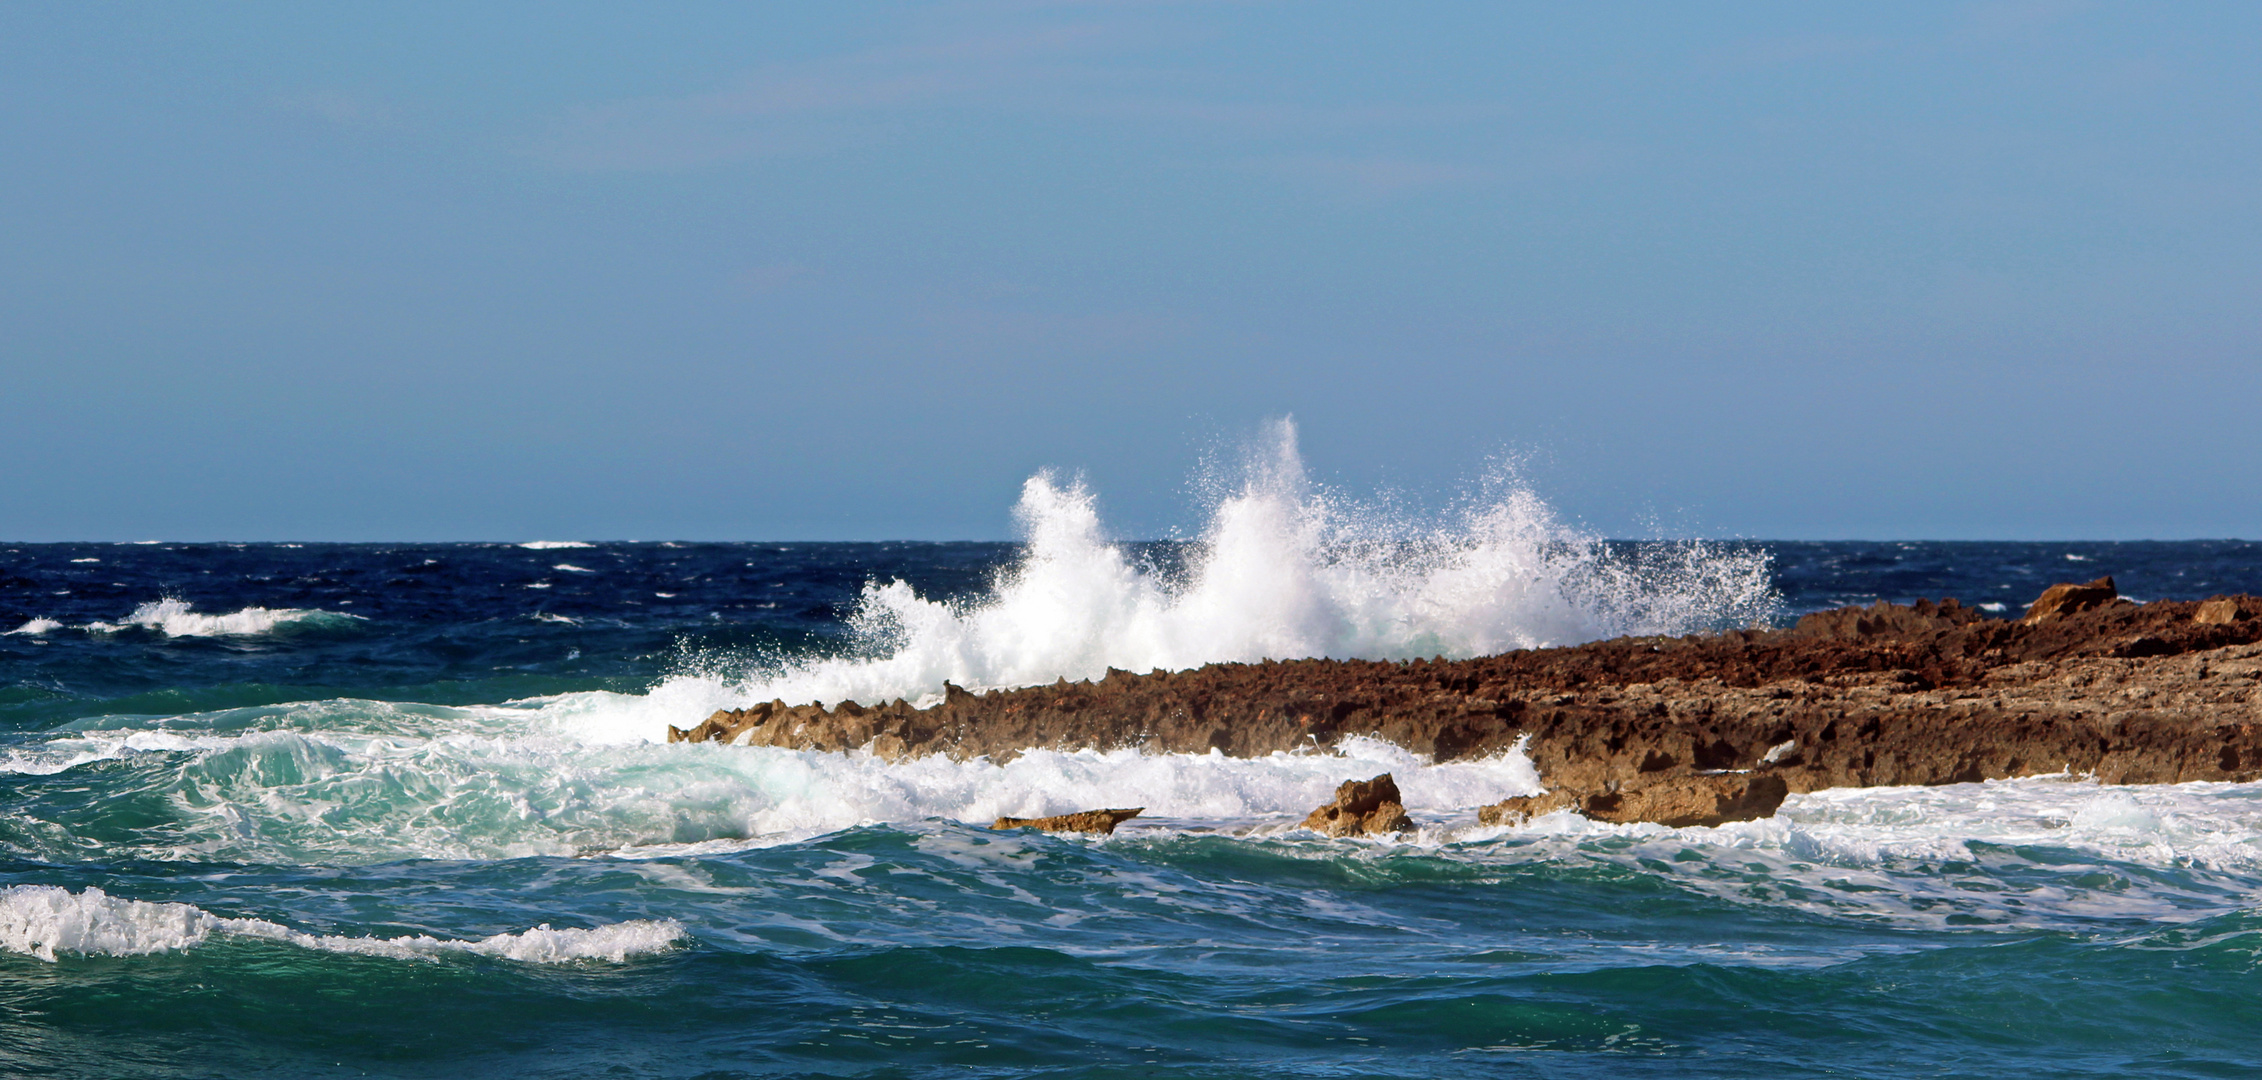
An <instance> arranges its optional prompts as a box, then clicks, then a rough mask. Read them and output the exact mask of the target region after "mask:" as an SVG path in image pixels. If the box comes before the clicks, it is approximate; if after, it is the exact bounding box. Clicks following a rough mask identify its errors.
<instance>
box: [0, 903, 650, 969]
mask: <svg viewBox="0 0 2262 1080" xmlns="http://www.w3.org/2000/svg"><path fill="white" fill-rule="evenodd" d="M214 935H233V936H237V937H248V938H257V939H262V940H267V941H280V942H284V943H286V944H290V945H297V946H299V947H301V948H307V949H316V950H320V951H323V952H335V953H351V954H356V955H361V956H389V957H396V958H403V959H406V958H411V957H430V956H437V955H440V954H442V953H451V952H455V953H473V954H478V955H482V956H493V957H500V958H502V959H507V960H518V961H523V962H526V963H536V964H555V963H564V962H566V961H571V960H610V961H612V962H614V963H620V962H622V961H624V960H626V959H628V958H629V957H631V956H638V955H644V954H648V953H655V952H661V951H664V950H666V949H668V948H670V947H672V946H674V945H675V944H676V943H677V942H679V941H681V940H682V939H683V937H684V929H683V924H682V923H679V922H676V921H675V920H673V919H662V920H657V921H653V920H646V919H632V920H629V921H627V922H619V923H609V924H606V925H603V926H597V927H592V928H590V929H586V930H582V929H564V930H559V929H554V928H552V927H550V926H549V925H548V924H544V925H541V926H537V927H535V928H533V929H531V930H524V931H521V932H519V933H515V934H496V935H494V936H492V937H485V938H480V939H478V940H475V941H460V940H451V939H447V938H435V937H429V936H426V935H423V934H416V935H411V936H407V937H397V938H377V937H342V936H336V935H319V934H309V933H306V932H304V931H300V930H293V929H291V928H290V927H287V926H283V925H281V924H280V923H272V922H268V921H266V920H264V919H230V918H223V917H221V916H218V915H214V914H212V913H211V912H208V911H205V910H204V909H203V908H200V907H197V906H195V905H194V904H167V903H150V902H148V901H145V900H125V899H120V898H117V897H113V896H110V895H109V894H107V893H104V892H103V891H102V890H101V889H99V888H95V887H92V886H89V887H88V888H87V889H86V891H84V892H77V893H74V892H72V891H70V890H69V889H64V888H60V887H58V886H54V885H16V886H11V887H9V888H6V889H0V951H6V952H13V953H20V954H23V955H26V956H35V957H38V958H39V959H41V960H45V961H48V962H50V963H52V962H54V961H55V960H56V958H57V956H58V955H59V954H62V953H77V954H81V955H89V956H147V955H149V954H152V953H164V952H174V951H177V950H181V949H193V948H195V947H197V946H199V945H202V944H204V943H205V942H206V941H207V940H209V939H210V938H212V937H213V936H214Z"/></svg>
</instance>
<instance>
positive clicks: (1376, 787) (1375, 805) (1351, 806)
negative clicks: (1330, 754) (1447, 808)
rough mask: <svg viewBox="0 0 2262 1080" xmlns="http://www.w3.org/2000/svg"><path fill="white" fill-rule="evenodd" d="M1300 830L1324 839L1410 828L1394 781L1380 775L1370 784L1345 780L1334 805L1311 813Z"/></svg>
mask: <svg viewBox="0 0 2262 1080" xmlns="http://www.w3.org/2000/svg"><path fill="white" fill-rule="evenodd" d="M1304 827H1305V828H1307V829H1310V830H1312V831H1313V832H1316V833H1323V834H1325V835H1328V836H1379V835H1382V834H1385V833H1394V832H1405V831H1407V830H1409V829H1412V828H1413V827H1414V821H1413V819H1412V818H1409V817H1407V816H1406V807H1405V806H1404V805H1403V804H1402V803H1401V800H1400V797H1399V794H1398V781H1397V780H1394V779H1392V778H1391V775H1390V774H1389V773H1384V774H1382V775H1381V776H1377V777H1375V778H1374V779H1372V780H1345V781H1344V782H1343V783H1342V785H1341V786H1339V787H1337V788H1336V789H1335V801H1333V802H1330V803H1328V804H1327V805H1326V806H1322V807H1320V808H1319V809H1317V810H1314V811H1312V812H1311V814H1310V815H1308V816H1306V817H1305V818H1304Z"/></svg>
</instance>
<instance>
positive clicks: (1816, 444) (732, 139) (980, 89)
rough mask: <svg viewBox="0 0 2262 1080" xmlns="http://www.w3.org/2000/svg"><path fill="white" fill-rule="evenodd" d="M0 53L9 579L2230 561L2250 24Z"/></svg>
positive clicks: (1230, 19)
mask: <svg viewBox="0 0 2262 1080" xmlns="http://www.w3.org/2000/svg"><path fill="white" fill-rule="evenodd" d="M462 7H464V5H455V4H449V5H422V6H420V5H407V4H404V5H387V6H383V7H379V6H376V5H364V6H346V5H335V6H317V5H305V4H272V5H262V4H238V5H224V6H223V5H213V6H209V7H203V8H196V7H191V6H188V5H174V6H155V5H146V6H127V5H117V6H93V5H84V4H21V3H19V4H10V5H7V6H0V454H4V455H5V463H6V464H5V469H4V471H0V536H4V537H6V538H9V539H19V540H40V539H76V538H84V539H142V538H169V539H205V538H227V539H486V538H493V539H515V538H525V537H534V536H545V537H567V536H571V537H594V538H643V539H662V538H687V539H688V538H718V539H783V538H802V539H879V538H990V537H1001V536H1005V535H1009V533H1010V530H1011V520H1010V517H1009V515H1008V513H1007V509H1008V507H1009V506H1010V504H1011V501H1012V499H1013V497H1014V494H1015V492H1016V490H1017V488H1018V485H1019V483H1020V481H1021V480H1022V479H1023V478H1024V477H1025V476H1027V475H1028V474H1029V473H1030V472H1032V471H1034V470H1036V469H1038V468H1043V467H1054V468H1059V469H1064V470H1082V471H1083V472H1084V473H1085V474H1086V475H1087V476H1088V478H1089V480H1090V483H1091V484H1092V486H1093V487H1094V488H1095V489H1096V490H1097V491H1098V492H1099V493H1100V496H1101V499H1102V507H1103V512H1105V513H1106V514H1107V515H1108V518H1109V520H1110V521H1111V522H1112V523H1113V524H1114V526H1115V527H1116V528H1117V529H1119V530H1120V531H1121V532H1123V533H1124V534H1126V535H1135V536H1138V535H1161V534H1164V533H1166V532H1167V531H1169V530H1171V529H1173V528H1180V529H1183V528H1185V527H1188V526H1190V525H1192V524H1195V523H1196V522H1197V521H1198V516H1199V515H1198V511H1197V509H1196V508H1195V507H1194V506H1193V505H1192V504H1191V496H1190V494H1189V486H1188V477H1189V474H1190V472H1191V471H1192V470H1193V469H1194V467H1195V465H1196V462H1197V461H1198V460H1199V459H1201V457H1202V456H1203V455H1204V454H1205V453H1210V452H1213V451H1214V450H1215V449H1216V448H1217V447H1218V446H1220V445H1221V444H1225V443H1230V442H1231V441H1233V440H1235V439H1237V438H1240V437H1242V436H1244V435H1246V434H1248V433H1250V432H1252V431H1254V430H1255V429H1256V428H1257V426H1258V425H1260V424H1261V423H1262V422H1263V421H1264V420H1265V419H1266V418H1268V417H1272V416H1279V415H1287V414H1292V415H1294V416H1295V417H1296V418H1297V420H1298V422H1299V424H1300V425H1301V428H1302V431H1303V439H1304V449H1305V453H1306V456H1307V459H1308V460H1309V462H1310V465H1311V468H1312V470H1313V472H1314V473H1315V474H1316V475H1317V476H1318V477H1319V478H1321V479H1322V480H1324V481H1326V482H1328V483H1331V484H1333V485H1336V486H1338V487H1340V488H1342V489H1344V490H1346V491H1350V492H1369V491H1380V490H1388V491H1394V492H1398V493H1400V495H1401V497H1403V498H1406V499H1408V500H1411V501H1415V502H1423V501H1430V502H1442V501H1443V500H1445V499H1447V498H1449V497H1450V496H1452V495H1453V494H1454V493H1455V492H1457V491H1459V490H1460V489H1461V487H1462V485H1463V484H1464V483H1465V482H1466V481H1467V480H1468V479H1469V478H1471V477H1473V476H1476V475H1478V474H1480V473H1482V472H1483V471H1484V470H1485V469H1486V468H1487V463H1488V462H1490V461H1493V460H1495V459H1498V458H1500V457H1501V456H1503V455H1506V456H1510V457H1514V458H1515V459H1517V460H1519V461H1520V462H1521V463H1522V465H1521V468H1522V469H1523V472H1524V475H1525V476H1526V477H1527V478H1528V479H1529V481H1530V482H1531V483H1532V484H1533V485H1534V486H1535V487H1536V489H1537V490H1539V491H1540V492H1541V493H1542V494H1543V495H1544V496H1546V497H1547V498H1548V499H1549V500H1550V501H1551V502H1553V503H1554V504H1555V505H1556V506H1557V507H1558V508H1559V509H1560V510H1561V511H1562V512H1563V513H1564V514H1565V515H1566V516H1567V517H1570V518H1572V519H1574V520H1577V521H1580V522H1583V523H1585V524H1586V525H1588V526H1590V527H1592V528H1594V529H1597V530H1599V531H1602V532H1605V533H1609V534H1613V535H1650V534H1654V533H1659V532H1662V533H1665V534H1681V535H1686V534H1696V535H1711V536H1722V535H1741V536H1757V537H1780V538H1794V537H1797V538H1833V537H1867V538H1961V537H1996V538H2029V537H2031V538H2139V537H2157V538H2174V537H2191V536H2246V537H2254V536H2262V470H2258V468H2257V464H2258V463H2262V423H2257V421H2256V417H2257V403H2258V402H2262V254H2258V253H2262V197H2257V192H2258V191H2262V123H2258V120H2262V65H2258V64H2256V63H2255V62H2254V57H2255V56H2257V55H2262V6H2258V5H2253V4H2210V3H2188V4H2177V5H2158V4H2150V5H2139V4H2115V3H2045V2H2021V3H1943V4H1897V5H1870V6H1866V7H1863V8H1862V9H1860V10H1854V9H1853V6H1852V5H1815V4H1804V3H1800V4H1791V3H1785V4H1765V3H1748V4H1683V5H1648V4H1548V5H1524V4H1506V3H1480V4H1427V5H1370V4H1359V5H1349V4H1344V5H1336V4H1319V3H1296V4H1257V3H1247V4H1194V3H1185V4H1178V3H1153V4H1146V3H1125V4H1106V3H1082V4H1039V3H971V4H924V5H884V4H882V5H860V6H842V5H714V6H702V5H669V6H665V7H662V8H653V9H648V8H631V9H621V8H618V7H616V6H597V5H591V6H581V7H577V6H573V5H558V4H542V5H523V6H509V5H480V6H478V7H477V9H476V10H473V11H465V10H460V9H461V8H462Z"/></svg>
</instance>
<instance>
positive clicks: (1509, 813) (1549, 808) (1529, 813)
mask: <svg viewBox="0 0 2262 1080" xmlns="http://www.w3.org/2000/svg"><path fill="white" fill-rule="evenodd" d="M1579 801H1580V800H1579V797H1578V796H1577V795H1575V794H1572V793H1571V792H1568V791H1543V792H1541V793H1539V794H1537V795H1516V796H1512V797H1509V798H1506V799H1502V800H1500V801H1499V802H1496V803H1493V804H1492V805H1491V806H1480V807H1478V808H1477V821H1478V822H1479V823H1481V824H1485V825H1521V824H1523V823H1525V822H1527V821H1530V820H1531V819H1533V818H1539V817H1546V816H1547V815H1549V814H1552V813H1554V812H1556V811H1557V810H1576V809H1578V808H1579Z"/></svg>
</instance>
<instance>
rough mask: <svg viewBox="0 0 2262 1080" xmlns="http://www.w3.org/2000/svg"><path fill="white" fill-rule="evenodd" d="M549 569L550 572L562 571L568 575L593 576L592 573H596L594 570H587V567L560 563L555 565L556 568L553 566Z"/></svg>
mask: <svg viewBox="0 0 2262 1080" xmlns="http://www.w3.org/2000/svg"><path fill="white" fill-rule="evenodd" d="M550 569H552V570H563V571H565V572H566V573H569V574H594V573H596V571H595V570H591V569H589V568H588V567H586V566H575V565H573V564H572V563H569V562H562V563H559V564H558V565H556V566H553V567H551V568H550Z"/></svg>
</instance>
